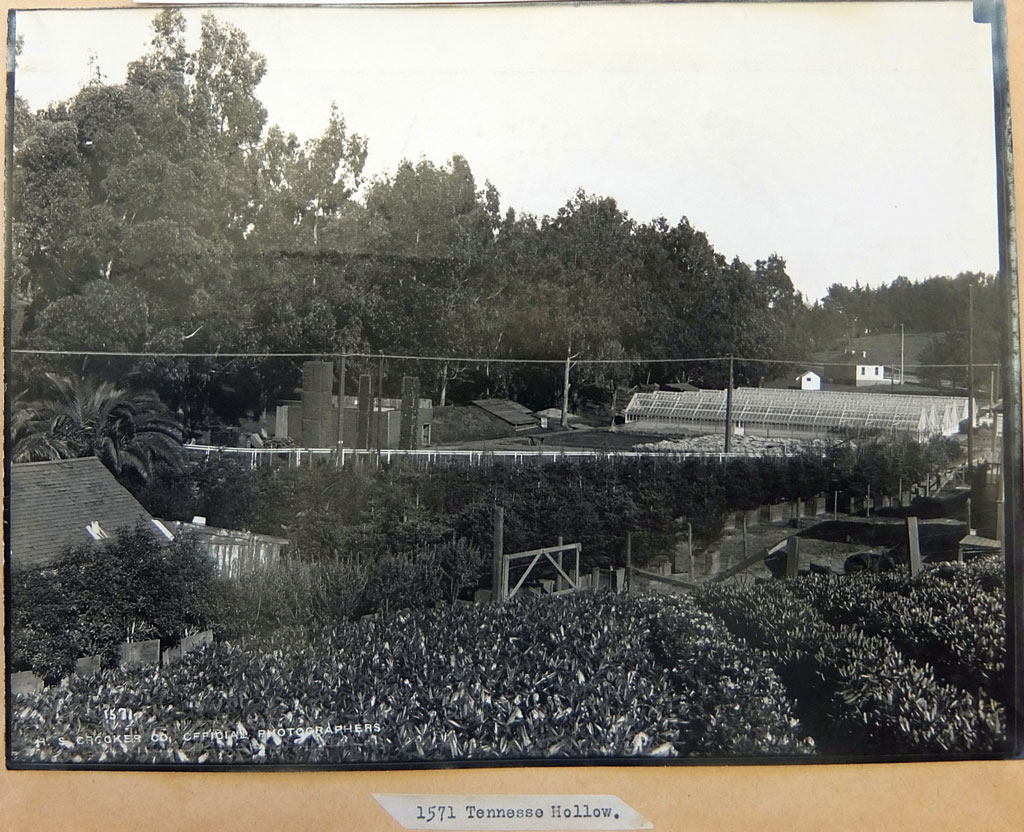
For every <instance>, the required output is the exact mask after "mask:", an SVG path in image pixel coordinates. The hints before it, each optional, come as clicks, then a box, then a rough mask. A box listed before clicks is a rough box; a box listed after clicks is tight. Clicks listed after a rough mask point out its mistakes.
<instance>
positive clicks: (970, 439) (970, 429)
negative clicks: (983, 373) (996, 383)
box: [967, 285, 974, 472]
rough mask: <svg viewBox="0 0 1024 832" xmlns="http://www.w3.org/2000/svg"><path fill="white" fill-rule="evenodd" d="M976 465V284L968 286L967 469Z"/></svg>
mask: <svg viewBox="0 0 1024 832" xmlns="http://www.w3.org/2000/svg"><path fill="white" fill-rule="evenodd" d="M972 465H974V286H973V285H969V286H968V287H967V470H968V472H970V470H971V466H972Z"/></svg>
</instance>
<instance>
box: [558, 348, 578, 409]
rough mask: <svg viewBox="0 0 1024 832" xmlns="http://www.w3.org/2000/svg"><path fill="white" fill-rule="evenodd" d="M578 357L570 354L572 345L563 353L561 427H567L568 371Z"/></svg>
mask: <svg viewBox="0 0 1024 832" xmlns="http://www.w3.org/2000/svg"><path fill="white" fill-rule="evenodd" d="M577 356H579V353H576V355H573V354H572V344H570V345H569V348H568V349H567V350H566V353H565V374H564V376H563V379H562V427H563V428H567V427H569V370H571V369H572V360H573V359H574V358H576V357H577Z"/></svg>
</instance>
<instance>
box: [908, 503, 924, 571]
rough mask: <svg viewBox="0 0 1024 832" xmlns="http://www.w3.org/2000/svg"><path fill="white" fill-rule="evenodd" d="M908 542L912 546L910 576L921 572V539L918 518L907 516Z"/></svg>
mask: <svg viewBox="0 0 1024 832" xmlns="http://www.w3.org/2000/svg"><path fill="white" fill-rule="evenodd" d="M907 543H908V544H909V546H910V577H912V578H916V577H917V576H918V575H920V574H921V540H920V538H919V537H918V534H917V518H916V517H908V518H907Z"/></svg>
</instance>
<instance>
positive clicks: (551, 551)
mask: <svg viewBox="0 0 1024 832" xmlns="http://www.w3.org/2000/svg"><path fill="white" fill-rule="evenodd" d="M580 548H581V547H580V544H579V543H565V544H559V545H558V546H547V547H545V548H543V549H531V550H529V551H528V552H514V553H512V554H509V555H504V557H503V558H502V571H501V600H503V601H507V600H509V599H510V598H514V597H515V595H516V593H517V592H519V590H520V589H521V588H522V586H523V584H524V583H526V579H527V578H528V577H529V576H530V572H532V571H533V567H534V566H536V565H537V563H538V561H540V559H541V558H542V557H546V558H547V559H548V561H550V563H551V565H552V566H554V567H555V569H556V570H557V571H558V574H559V575H561V576H562V577H563V578H565V581H566V583H568V585H569V589H568V590H567V591H568V592H575V591H576V590H577V589H578V588H579V574H580ZM569 551H574V552H576V571H575V574H576V576H577V577H576V579H575V580H574V579H573V578H570V577H569V576H568V575H567V574H566V573H565V570H563V569H562V564H561V558H559V559H558V560H555V558H554V555H556V554H558V555H561V553H562V552H569ZM523 558H532V560H531V561H530V565H529V566H527V567H526V571H525V572H524V573H523V574H522V575H521V576H520V578H519V580H518V581H517V582H516V585H515V586H514V587H512V589H511V590H509V568H510V566H511V564H512V561H513V560H522V559H523Z"/></svg>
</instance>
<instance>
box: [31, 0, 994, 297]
mask: <svg viewBox="0 0 1024 832" xmlns="http://www.w3.org/2000/svg"><path fill="white" fill-rule="evenodd" d="M201 13H202V12H201V11H199V10H189V11H187V12H186V14H187V15H188V17H189V19H190V20H191V21H194V24H193V25H192V30H193V32H194V33H195V34H198V28H199V17H200V15H201ZM215 13H216V15H217V16H218V17H220V18H221V19H223V20H226V21H230V22H232V23H234V24H235V25H237V26H239V27H240V28H242V29H243V30H244V31H245V32H246V33H247V34H248V36H249V39H250V42H251V44H252V46H253V48H254V49H256V50H257V51H258V52H261V53H262V54H264V55H265V56H266V57H267V60H268V72H267V75H266V78H265V79H264V81H263V83H262V85H261V86H260V90H259V92H260V96H261V98H262V100H263V102H264V104H265V105H266V107H267V109H268V110H269V114H270V122H271V123H277V124H280V125H281V126H282V127H283V128H285V129H286V130H287V131H290V132H295V133H297V134H298V135H299V136H300V137H301V138H308V137H312V136H315V135H317V134H319V133H320V132H321V130H322V129H323V127H324V126H325V124H326V121H327V117H328V113H329V110H330V105H331V102H332V101H333V102H336V103H337V104H338V106H339V108H340V110H341V112H342V113H343V114H344V116H345V118H346V121H347V123H348V125H349V128H350V129H351V130H353V131H355V132H357V133H360V134H361V135H364V136H366V137H367V138H368V140H369V149H370V153H369V158H368V160H367V168H366V171H367V173H368V174H369V175H371V176H373V175H379V174H383V173H386V172H389V171H393V170H394V169H395V168H396V166H397V165H398V164H399V162H400V161H401V160H402V159H403V158H409V159H412V160H414V161H415V160H418V159H419V158H421V157H425V158H428V159H431V160H432V161H434V162H436V163H438V164H440V163H443V162H444V161H446V160H447V159H448V158H450V157H451V156H452V155H453V154H455V153H458V154H461V155H463V156H465V157H466V158H467V159H468V161H469V163H470V165H471V167H472V169H473V172H474V174H475V176H476V178H477V182H478V184H479V185H480V186H481V187H482V185H483V183H484V180H485V179H490V180H491V181H492V182H493V183H494V185H495V186H496V187H497V188H498V190H499V192H500V193H501V197H502V206H503V208H506V207H509V206H511V207H514V208H515V209H516V210H517V211H529V212H531V213H534V214H537V215H544V214H553V213H555V212H556V211H557V210H558V208H559V207H560V206H562V205H564V204H565V203H566V201H568V200H569V199H571V198H572V196H573V194H574V193H575V191H576V189H577V188H580V187H582V188H584V189H586V190H587V191H588V192H591V193H595V194H599V195H606V196H612V197H614V198H615V199H616V200H617V201H618V203H619V205H620V207H621V208H622V209H624V210H625V211H627V212H628V213H629V214H630V216H631V217H633V218H634V219H636V220H638V221H640V222H647V221H649V220H651V219H653V218H654V217H657V216H665V217H666V218H667V219H668V220H669V221H670V222H672V223H675V222H676V221H678V220H679V219H680V218H681V217H683V216H686V217H688V218H689V219H690V221H691V223H692V224H693V225H694V226H696V227H697V228H699V229H701V230H702V231H705V232H706V233H707V234H708V236H709V238H710V240H711V242H712V243H713V244H714V246H715V248H716V249H717V250H718V251H720V252H721V253H723V254H724V255H726V256H727V257H729V258H731V257H733V256H734V255H738V256H739V257H741V258H742V259H744V260H746V261H748V262H750V263H753V261H754V260H755V259H759V258H764V257H767V256H768V255H769V254H771V253H773V252H777V253H778V254H780V255H781V256H783V257H784V258H785V259H786V261H787V263H788V266H789V268H788V271H789V274H790V276H791V277H792V278H793V282H794V284H795V285H796V287H797V289H799V290H800V291H802V292H803V293H804V294H805V296H807V297H808V298H809V299H815V298H818V297H820V296H822V295H823V294H824V293H825V292H826V290H827V288H828V286H829V285H830V284H832V283H845V284H850V285H852V284H853V282H854V281H855V280H859V281H860V282H861V283H870V284H872V285H876V284H878V283H880V282H883V281H886V282H887V281H891V280H892V279H893V278H895V277H897V276H898V275H901V274H902V275H906V276H908V277H910V278H911V279H922V278H925V277H929V276H931V275H936V274H956V273H957V272H960V271H965V270H970V271H985V272H990V273H994V272H995V271H996V269H997V263H998V256H997V255H998V252H997V227H996V196H995V139H994V128H993V124H994V121H993V118H994V117H993V110H992V69H991V51H990V40H989V38H990V34H989V29H988V27H987V26H982V25H979V24H975V23H973V21H972V13H971V3H970V2H962V1H961V0H955V1H954V2H908V3H857V2H845V3H832V4H824V3H800V4H787V3H742V4H740V3H732V4H728V5H724V4H698V5H690V4H686V5H679V4H675V5H656V4H651V5H621V6H620V5H596V6H590V7H587V6H584V7H572V6H531V7H518V8H517V7H507V6H506V7H483V8H482V7H463V8H443V9H415V8H402V9H390V8H377V9H367V8H349V9H308V8H291V9H259V8H218V9H216V10H215ZM153 14H154V12H153V11H151V10H148V9H128V10H116V11H97V10H90V11H84V10H83V11H41V12H19V13H18V16H17V31H18V33H19V34H20V35H21V36H23V37H24V44H25V45H24V52H23V53H22V56H21V59H20V61H19V68H18V72H17V76H16V86H17V90H18V94H19V95H21V96H23V97H25V98H26V99H27V100H28V101H29V103H30V104H31V105H32V106H33V107H34V108H42V107H44V106H46V105H47V104H48V103H50V102H51V101H55V100H61V99H64V98H68V97H70V96H72V95H73V94H74V93H75V91H76V90H77V89H78V88H79V87H80V86H81V85H82V84H83V83H84V82H85V81H86V80H87V79H88V78H89V77H90V70H89V57H90V54H93V55H95V57H96V59H97V60H98V62H99V66H100V69H101V70H102V72H103V73H104V74H105V75H106V77H107V80H108V81H109V82H112V83H113V82H118V81H121V80H123V77H124V68H125V65H126V63H127V62H128V61H130V60H132V59H133V58H134V57H136V56H137V55H139V54H141V53H142V52H143V51H145V50H146V48H147V45H148V41H149V37H150V35H149V29H148V26H149V20H150V19H151V17H152V15H153Z"/></svg>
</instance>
